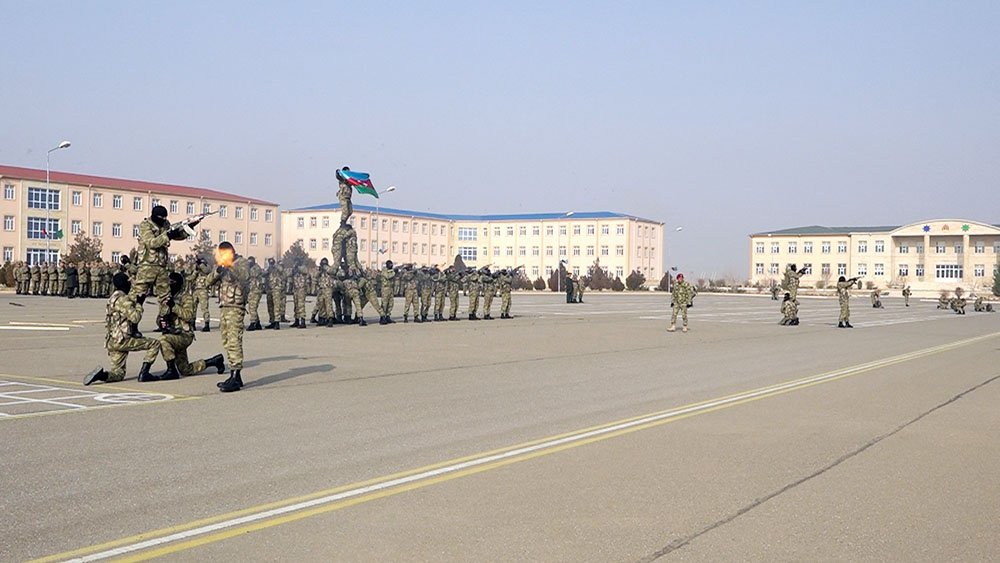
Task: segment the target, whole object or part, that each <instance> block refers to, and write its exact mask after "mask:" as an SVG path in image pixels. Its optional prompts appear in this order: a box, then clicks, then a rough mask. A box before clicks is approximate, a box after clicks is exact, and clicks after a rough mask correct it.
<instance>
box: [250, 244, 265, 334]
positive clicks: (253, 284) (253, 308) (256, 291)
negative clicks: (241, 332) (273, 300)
mask: <svg viewBox="0 0 1000 563" xmlns="http://www.w3.org/2000/svg"><path fill="white" fill-rule="evenodd" d="M247 263H249V264H250V290H249V292H248V295H247V313H248V314H249V315H250V323H249V324H247V330H248V331H253V330H262V329H263V328H264V327H262V326H261V325H260V313H259V312H258V311H259V310H260V298H261V296H262V295H263V294H264V270H261V269H260V265H259V264H257V259H256V258H254V257H253V256H250V257H249V258H247Z"/></svg>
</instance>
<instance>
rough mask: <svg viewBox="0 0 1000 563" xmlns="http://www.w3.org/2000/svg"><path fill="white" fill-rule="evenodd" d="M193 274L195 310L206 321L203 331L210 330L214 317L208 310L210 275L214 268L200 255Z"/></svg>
mask: <svg viewBox="0 0 1000 563" xmlns="http://www.w3.org/2000/svg"><path fill="white" fill-rule="evenodd" d="M192 275H193V280H194V283H193V284H190V285H191V286H192V287H193V289H194V292H193V293H194V303H195V310H196V311H197V312H198V316H200V317H201V318H202V321H203V323H204V325H203V326H202V328H201V331H202V332H208V331H209V330H211V329H210V328H209V322H210V321H211V318H212V316H211V314H210V313H209V312H208V277H209V276H210V275H212V269H211V268H210V267H209V266H208V262H207V261H206V260H205V259H204V258H202V257H200V256H199V257H198V259H197V260H196V261H195V268H194V272H193V273H192ZM196 318H197V317H196Z"/></svg>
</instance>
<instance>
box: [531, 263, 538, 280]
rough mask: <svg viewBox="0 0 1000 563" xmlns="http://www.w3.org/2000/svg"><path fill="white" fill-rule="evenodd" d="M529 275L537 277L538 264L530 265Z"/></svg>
mask: <svg viewBox="0 0 1000 563" xmlns="http://www.w3.org/2000/svg"><path fill="white" fill-rule="evenodd" d="M531 277H533V278H537V277H538V266H532V267H531Z"/></svg>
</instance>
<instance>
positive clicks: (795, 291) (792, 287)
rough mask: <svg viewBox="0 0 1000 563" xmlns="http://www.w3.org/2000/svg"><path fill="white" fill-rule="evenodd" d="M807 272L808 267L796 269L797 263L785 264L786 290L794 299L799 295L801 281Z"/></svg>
mask: <svg viewBox="0 0 1000 563" xmlns="http://www.w3.org/2000/svg"><path fill="white" fill-rule="evenodd" d="M805 274H806V269H805V268H802V269H801V270H796V268H795V264H789V265H787V266H785V291H787V292H788V294H789V295H791V296H792V301H797V300H798V297H799V281H800V280H801V278H802V276H804V275H805Z"/></svg>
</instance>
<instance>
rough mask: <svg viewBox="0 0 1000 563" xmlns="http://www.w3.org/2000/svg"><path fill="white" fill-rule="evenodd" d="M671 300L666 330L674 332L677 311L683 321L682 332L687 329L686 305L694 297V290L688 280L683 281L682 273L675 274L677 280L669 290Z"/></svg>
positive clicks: (687, 305) (688, 304)
mask: <svg viewBox="0 0 1000 563" xmlns="http://www.w3.org/2000/svg"><path fill="white" fill-rule="evenodd" d="M670 293H671V302H670V307H671V309H672V311H673V312H672V313H671V314H670V327H669V328H667V332H674V331H675V330H677V313H681V320H682V321H683V322H684V327H683V328H682V329H681V330H682V331H684V332H687V331H688V313H687V310H688V307H690V306H691V302H692V300H693V299H694V295H695V290H694V287H692V286H691V284H689V283H688V282H686V281H684V274H677V281H676V282H674V285H673V287H672V288H671V290H670Z"/></svg>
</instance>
